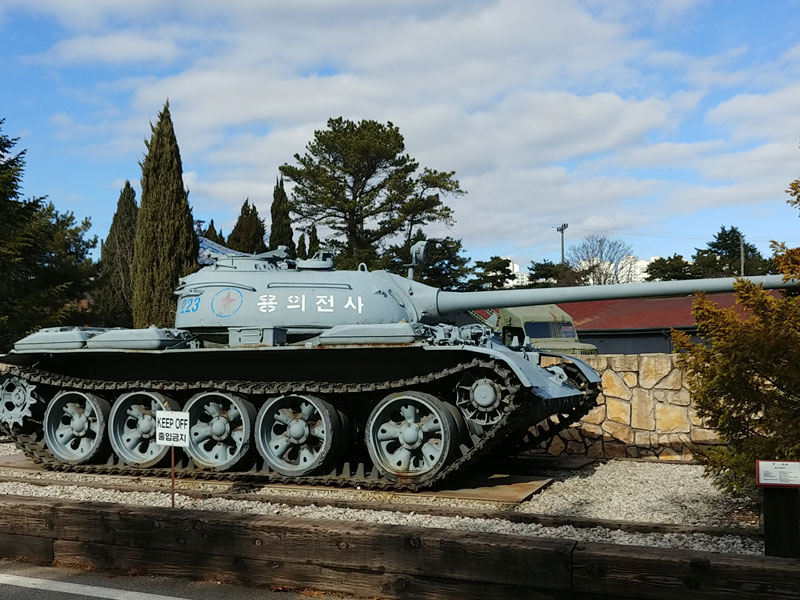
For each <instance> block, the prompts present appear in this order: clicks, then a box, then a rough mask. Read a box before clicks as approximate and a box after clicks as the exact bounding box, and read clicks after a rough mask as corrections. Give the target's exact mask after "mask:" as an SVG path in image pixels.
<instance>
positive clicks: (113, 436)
mask: <svg viewBox="0 0 800 600" xmlns="http://www.w3.org/2000/svg"><path fill="white" fill-rule="evenodd" d="M159 410H180V407H179V405H178V403H177V402H175V401H174V400H172V399H171V398H167V397H166V396H164V395H163V394H159V393H158V392H149V391H138V392H128V393H125V394H122V395H121V396H120V397H119V398H118V399H117V401H116V402H114V406H112V407H111V413H110V414H109V416H108V423H109V426H108V437H109V440H110V441H111V447H112V448H113V449H114V452H116V454H117V456H119V457H120V458H121V459H122V461H123V462H124V463H125V464H127V465H130V466H132V467H141V468H147V467H153V466H155V465H157V464H158V463H160V462H161V461H162V459H164V457H165V456H166V455H167V453H168V452H169V446H160V445H158V444H157V443H156V412H157V411H159Z"/></svg>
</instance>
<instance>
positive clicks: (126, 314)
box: [95, 181, 139, 327]
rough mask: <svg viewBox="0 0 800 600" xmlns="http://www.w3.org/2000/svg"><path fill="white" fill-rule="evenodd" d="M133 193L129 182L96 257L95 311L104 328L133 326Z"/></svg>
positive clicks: (134, 204) (120, 197)
mask: <svg viewBox="0 0 800 600" xmlns="http://www.w3.org/2000/svg"><path fill="white" fill-rule="evenodd" d="M138 210H139V209H138V207H137V206H136V192H135V191H134V189H133V187H131V183H130V181H126V182H125V186H124V187H123V188H122V191H121V192H120V194H119V200H118V201H117V210H116V212H115V213H114V218H113V219H112V221H111V227H110V229H109V230H108V236H106V239H105V242H103V244H102V247H101V248H102V250H101V255H100V284H99V286H98V290H97V297H96V300H95V309H96V310H97V312H98V313H99V315H100V316H101V318H102V319H103V322H104V324H105V325H112V326H121V327H131V326H132V325H133V275H132V268H133V246H134V242H135V238H136V218H137V212H138Z"/></svg>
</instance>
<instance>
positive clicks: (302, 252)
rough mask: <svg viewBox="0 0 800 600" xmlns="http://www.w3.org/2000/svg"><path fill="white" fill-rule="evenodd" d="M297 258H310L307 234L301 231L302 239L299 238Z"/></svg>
mask: <svg viewBox="0 0 800 600" xmlns="http://www.w3.org/2000/svg"><path fill="white" fill-rule="evenodd" d="M297 258H302V259H306V258H308V250H306V234H305V233H301V234H300V239H299V240H297Z"/></svg>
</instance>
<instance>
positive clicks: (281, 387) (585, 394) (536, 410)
mask: <svg viewBox="0 0 800 600" xmlns="http://www.w3.org/2000/svg"><path fill="white" fill-rule="evenodd" d="M472 368H484V369H491V370H492V371H494V372H495V373H496V374H497V376H498V377H499V378H500V379H501V380H502V381H503V383H504V387H505V388H506V390H507V391H508V393H509V396H510V398H509V404H508V405H509V409H508V410H507V411H506V413H505V414H504V415H503V417H502V418H501V419H500V421H498V422H497V423H496V424H495V425H494V426H492V427H491V428H489V429H488V430H486V431H484V432H483V433H482V434H481V435H478V434H475V433H472V434H470V436H469V437H470V439H469V440H468V442H469V444H467V443H462V444H461V446H460V447H459V451H460V456H458V457H457V458H456V459H455V460H454V461H453V462H452V463H451V464H450V465H448V466H447V467H445V468H444V469H442V470H441V471H439V472H438V473H436V474H434V475H432V476H430V477H428V478H424V479H421V480H417V481H414V482H409V481H402V482H397V481H392V480H390V479H388V478H386V477H384V476H383V475H381V474H380V472H379V471H378V469H377V468H375V467H373V466H372V465H371V464H369V463H364V462H360V463H357V464H355V465H352V464H351V463H349V462H345V463H344V464H342V465H340V466H339V467H337V468H336V469H334V470H333V471H331V472H330V473H327V474H317V475H305V476H299V477H287V476H284V475H281V474H279V473H277V472H275V471H273V470H271V469H269V467H268V466H267V465H265V464H263V462H262V461H261V460H260V457H258V459H257V461H256V462H255V464H254V466H253V467H252V468H250V469H249V470H247V471H212V470H199V469H197V468H194V467H193V463H192V461H191V459H190V458H188V457H187V458H186V459H185V460H183V461H182V464H181V465H180V466H179V465H177V464H176V469H175V475H176V477H184V478H194V479H212V480H216V481H230V482H243V483H285V484H303V485H315V486H316V485H325V486H350V487H358V488H365V489H372V490H391V489H398V490H408V491H419V490H421V489H427V488H430V487H432V486H435V485H436V484H438V483H441V482H442V481H444V480H445V479H447V478H449V477H451V476H453V475H454V474H457V473H458V472H459V471H460V470H462V469H463V468H464V467H465V466H467V465H469V464H471V463H474V462H477V461H478V460H479V459H480V458H482V457H483V456H485V455H487V454H489V453H490V452H491V451H492V450H493V449H495V448H497V447H499V446H500V445H501V444H503V442H507V438H508V434H509V433H510V432H526V431H527V433H526V434H525V439H524V446H525V447H532V446H536V445H538V444H539V443H541V442H542V441H544V440H546V439H549V438H550V437H552V436H553V435H555V434H556V433H557V432H558V431H561V430H562V429H563V428H565V427H568V426H569V425H570V424H571V423H573V422H575V421H577V420H578V419H580V418H581V417H582V416H583V415H584V414H586V413H587V412H588V411H589V410H591V408H592V407H593V406H594V402H595V398H596V396H597V393H596V391H594V390H587V391H581V390H578V389H576V390H575V392H576V393H575V395H573V396H568V397H566V398H557V399H541V398H536V397H535V396H533V395H531V396H528V397H527V398H524V399H523V398H522V396H523V395H524V394H521V393H520V392H521V391H522V392H524V391H525V389H524V388H523V387H522V386H521V384H520V383H519V381H518V380H516V378H515V377H514V376H513V373H512V372H511V371H510V370H509V369H507V368H506V367H505V366H504V365H503V364H502V363H501V362H499V361H495V360H482V359H479V358H475V359H473V360H471V361H466V362H463V363H459V364H457V365H455V366H453V367H450V368H447V369H443V370H441V371H436V372H432V373H427V374H425V375H418V376H414V377H409V378H405V379H399V380H391V381H383V382H377V383H375V382H371V383H328V382H308V381H282V382H254V381H238V380H237V381H221V380H199V381H195V382H189V383H184V382H175V381H162V380H131V381H122V382H111V381H102V380H93V379H82V378H77V377H71V376H67V375H58V374H55V373H50V372H47V371H42V370H39V369H36V368H30V367H17V366H10V367H9V368H8V370H7V372H6V373H5V377H8V376H16V377H19V378H20V379H24V380H26V381H29V382H31V383H37V384H43V385H47V386H52V387H54V388H57V389H73V390H80V391H85V392H112V391H113V392H118V393H121V392H125V391H133V390H143V389H147V390H153V391H159V392H161V391H163V392H170V391H187V392H188V391H194V390H198V391H199V390H212V389H213V390H220V391H226V392H230V393H239V394H247V395H249V394H257V395H262V394H263V395H275V394H285V393H320V394H327V395H331V396H333V397H335V396H336V395H339V394H348V395H349V394H359V393H365V392H378V391H387V392H390V391H397V390H404V389H409V388H414V387H419V386H424V385H426V384H430V383H433V382H435V381H437V380H440V379H442V378H445V377H450V376H453V375H456V374H458V373H461V372H463V371H466V370H468V369H472ZM554 415H555V418H556V421H555V422H554V421H551V420H550V418H551V417H552V416H554ZM537 423H538V424H539V427H538V428H531V430H530V431H529V430H528V428H529V426H531V425H534V424H537ZM546 423H550V426H549V427H548V425H546ZM0 428H2V430H3V431H4V432H5V433H6V434H7V435H8V436H9V437H10V438H11V439H12V440H13V441H14V443H15V444H16V445H17V446H18V447H19V448H21V449H22V450H23V452H24V453H25V455H26V456H27V457H28V458H30V459H31V460H32V461H34V462H35V463H36V464H39V465H42V466H43V467H44V468H46V469H49V470H53V471H68V472H74V473H88V474H99V475H127V476H135V477H169V476H170V473H171V470H170V469H169V468H166V467H151V468H136V467H131V466H128V465H126V464H125V463H123V462H122V461H121V460H119V458H118V457H116V456H115V455H113V454H112V456H111V458H110V459H109V460H108V462H107V463H105V464H83V465H70V464H66V463H62V462H60V461H58V460H57V459H55V457H53V455H52V454H51V453H50V452H49V451H48V450H47V449H46V447H45V445H44V441H43V439H42V438H41V435H40V434H37V432H34V433H25V432H24V431H21V430H19V429H18V428H14V429H9V428H7V427H6V426H5V425H4V424H0ZM534 431H535V433H534Z"/></svg>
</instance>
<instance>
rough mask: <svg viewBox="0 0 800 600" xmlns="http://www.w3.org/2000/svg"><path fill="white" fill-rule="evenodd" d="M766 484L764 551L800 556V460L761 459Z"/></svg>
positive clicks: (759, 472)
mask: <svg viewBox="0 0 800 600" xmlns="http://www.w3.org/2000/svg"><path fill="white" fill-rule="evenodd" d="M756 484H757V485H758V486H759V487H761V488H763V492H764V501H763V512H764V554H766V555H767V556H783V557H785V558H800V461H786V460H757V461H756Z"/></svg>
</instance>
